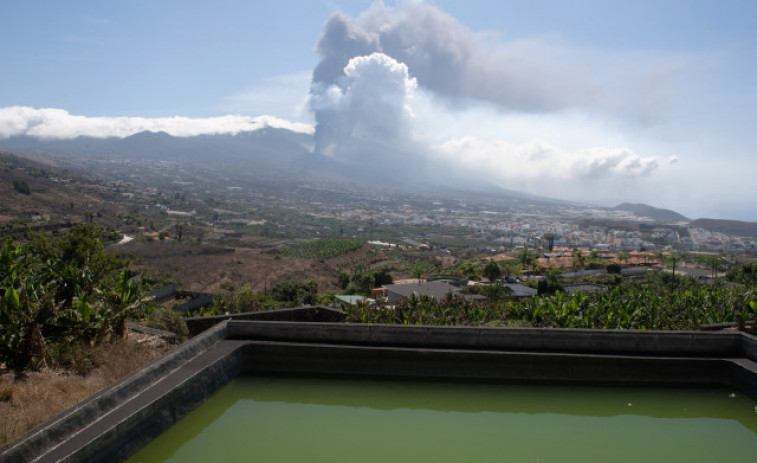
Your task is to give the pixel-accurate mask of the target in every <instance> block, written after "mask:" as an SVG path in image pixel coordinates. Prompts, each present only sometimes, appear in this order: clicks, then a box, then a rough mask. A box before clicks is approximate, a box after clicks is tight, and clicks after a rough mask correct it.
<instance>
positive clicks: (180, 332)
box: [145, 307, 189, 342]
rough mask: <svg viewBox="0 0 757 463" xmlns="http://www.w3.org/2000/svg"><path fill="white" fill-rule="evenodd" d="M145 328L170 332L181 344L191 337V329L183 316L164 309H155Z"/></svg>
mask: <svg viewBox="0 0 757 463" xmlns="http://www.w3.org/2000/svg"><path fill="white" fill-rule="evenodd" d="M145 326H148V327H150V328H155V329H156V330H163V331H170V332H171V333H173V334H175V335H176V339H177V340H178V341H179V342H183V341H185V340H186V339H187V338H188V337H189V328H187V323H186V322H185V321H184V317H182V316H181V314H179V313H177V312H174V311H173V310H169V309H166V308H163V307H160V308H158V309H155V310H154V311H153V312H152V313H151V314H150V316H149V317H147V320H146V321H145Z"/></svg>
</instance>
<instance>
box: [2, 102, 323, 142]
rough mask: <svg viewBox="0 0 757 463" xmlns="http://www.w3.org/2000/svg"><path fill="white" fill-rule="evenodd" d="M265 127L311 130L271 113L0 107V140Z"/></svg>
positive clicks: (228, 131)
mask: <svg viewBox="0 0 757 463" xmlns="http://www.w3.org/2000/svg"><path fill="white" fill-rule="evenodd" d="M265 127H272V128H282V129H288V130H293V131H295V132H302V133H313V126H312V125H310V124H305V123H297V122H290V121H287V120H285V119H280V118H278V117H273V116H258V117H249V116H231V115H230V116H220V117H207V118H190V117H181V116H174V117H158V118H146V117H87V116H76V115H72V114H69V113H68V111H66V110H63V109H56V108H40V109H37V108H30V107H28V106H9V107H5V108H0V139H2V138H9V137H13V136H19V135H26V136H30V137H37V138H44V139H65V138H76V137H79V136H88V137H95V138H107V137H127V136H129V135H134V134H135V133H139V132H143V131H146V130H147V131H151V132H166V133H168V134H170V135H173V136H176V137H190V136H194V135H201V134H236V133H239V132H246V131H253V130H258V129H262V128H265Z"/></svg>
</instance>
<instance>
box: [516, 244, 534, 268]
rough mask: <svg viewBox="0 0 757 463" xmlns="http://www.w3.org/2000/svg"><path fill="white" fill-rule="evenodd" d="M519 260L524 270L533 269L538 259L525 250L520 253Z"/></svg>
mask: <svg viewBox="0 0 757 463" xmlns="http://www.w3.org/2000/svg"><path fill="white" fill-rule="evenodd" d="M517 259H518V261H520V264H521V266H522V268H523V270H526V269H527V268H529V267H532V266H533V265H534V264H535V263H536V257H535V256H534V255H533V254H532V253H531V251H529V250H528V248H523V250H522V251H521V252H519V253H518V256H517Z"/></svg>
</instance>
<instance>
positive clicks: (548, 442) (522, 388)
mask: <svg viewBox="0 0 757 463" xmlns="http://www.w3.org/2000/svg"><path fill="white" fill-rule="evenodd" d="M755 407H757V401H755V400H753V399H751V398H749V397H746V396H744V395H742V394H740V393H736V392H734V391H731V390H728V389H656V388H616V387H583V386H582V387H562V386H561V387H557V386H541V385H538V386H537V385H502V384H479V383H443V382H442V383H439V382H412V381H380V380H379V381H368V380H344V379H322V378H289V377H240V378H237V379H236V380H234V381H232V382H231V383H230V384H229V385H227V386H226V387H225V388H223V389H222V390H221V391H219V392H218V393H217V394H215V395H214V396H213V397H211V398H210V399H208V401H207V402H205V403H204V404H202V405H201V406H200V407H198V408H197V409H196V410H194V411H193V412H192V413H190V414H189V415H187V416H186V417H185V418H183V419H182V420H181V421H179V422H178V423H176V424H175V425H174V426H173V427H171V428H169V429H168V430H167V431H165V432H164V433H163V434H161V435H160V436H158V437H157V438H156V439H155V440H154V441H152V442H151V443H150V444H148V445H147V446H146V447H144V448H143V449H142V450H140V451H139V452H138V453H136V454H135V455H134V456H133V457H132V458H130V459H129V460H128V461H129V462H130V463H133V462H182V463H187V462H203V463H205V462H288V463H292V462H307V463H319V462H329V463H341V462H344V463H371V462H415V463H419V462H434V463H444V462H476V463H482V462H498V463H501V462H508V463H510V462H513V463H516V462H542V463H547V462H560V463H565V462H581V463H590V462H603V463H604V462H614V463H620V462H634V463H638V462H645V463H649V462H665V463H671V462H686V463H693V462H729V463H736V462H749V463H754V462H755V461H757V409H756V408H755Z"/></svg>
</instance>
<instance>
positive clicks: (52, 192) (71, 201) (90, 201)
mask: <svg viewBox="0 0 757 463" xmlns="http://www.w3.org/2000/svg"><path fill="white" fill-rule="evenodd" d="M25 187H28V190H26V188H25ZM98 188H99V187H98V186H97V185H95V184H93V181H92V180H90V179H87V178H85V177H82V176H77V175H73V174H70V173H67V172H65V171H63V170H60V169H58V168H57V167H56V166H55V165H53V164H44V163H41V162H36V161H32V160H29V159H25V158H21V157H18V156H14V155H12V154H7V153H0V224H6V223H9V222H12V221H14V220H18V219H21V220H28V219H34V218H36V219H50V220H60V221H67V220H70V221H81V220H82V218H83V216H84V212H85V211H88V210H94V209H95V208H97V206H98V205H100V204H102V202H103V198H102V195H101V194H100V193H99V191H98Z"/></svg>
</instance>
